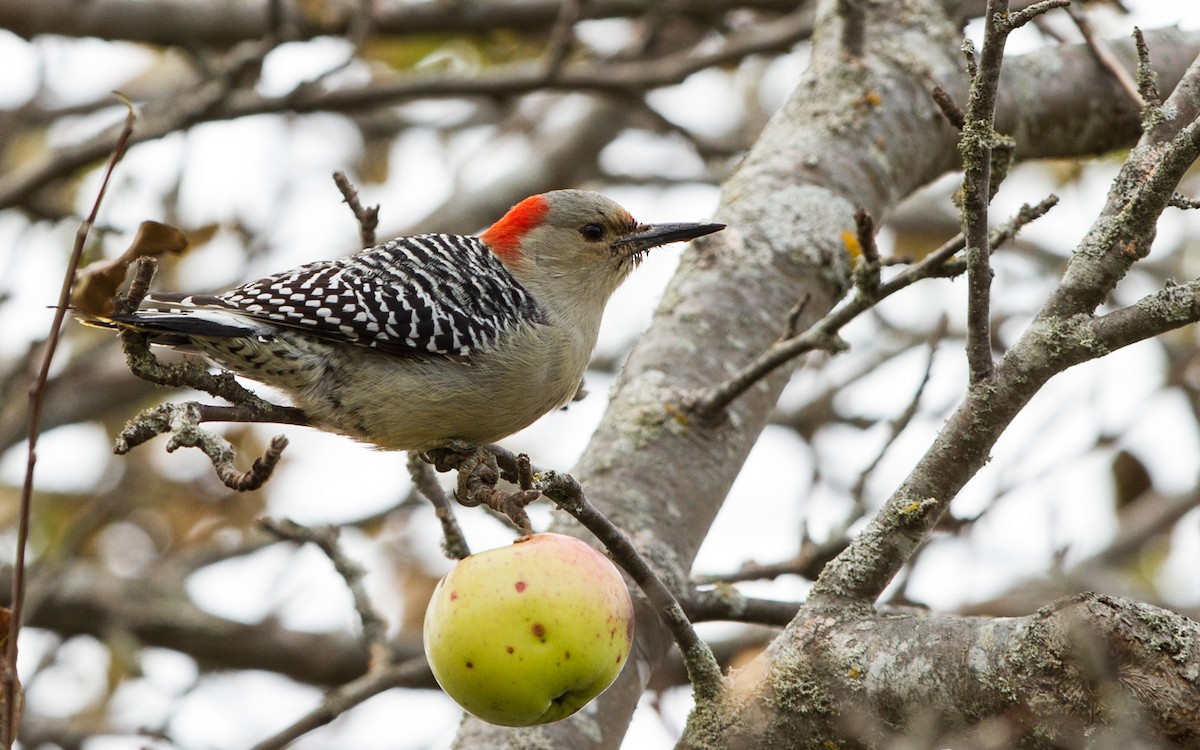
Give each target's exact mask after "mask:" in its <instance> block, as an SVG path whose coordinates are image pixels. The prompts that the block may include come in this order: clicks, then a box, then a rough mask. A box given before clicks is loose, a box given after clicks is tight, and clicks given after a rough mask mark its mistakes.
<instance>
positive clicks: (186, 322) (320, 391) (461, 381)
mask: <svg viewBox="0 0 1200 750" xmlns="http://www.w3.org/2000/svg"><path fill="white" fill-rule="evenodd" d="M720 228H721V225H716V224H688V225H662V226H658V227H655V226H649V225H640V224H637V223H636V222H635V221H633V219H632V217H630V216H629V214H628V213H627V212H625V210H624V209H622V208H621V207H620V206H618V205H617V204H615V203H613V202H612V201H610V200H608V199H607V198H604V197H603V196H599V195H597V194H594V193H584V192H581V191H573V190H564V191H555V192H553V193H547V194H545V195H541V196H534V197H532V198H529V199H526V200H525V201H523V202H522V203H520V204H518V205H517V206H516V207H514V208H513V209H512V211H510V212H509V213H508V214H506V216H505V217H504V218H503V219H501V220H500V221H499V222H497V223H496V224H495V225H493V227H492V228H490V229H489V230H488V231H487V232H485V233H483V234H482V235H481V236H480V237H467V236H461V235H447V234H425V235H417V236H413V237H400V238H397V239H394V240H390V241H388V242H385V243H383V244H381V245H377V246H376V247H373V248H369V249H367V250H364V251H362V252H359V253H356V254H354V255H351V256H348V257H345V258H341V259H339V260H333V261H320V262H316V263H310V264H307V265H304V266H300V267H298V268H295V269H293V270H291V271H286V272H283V273H280V274H276V275H274V276H269V277H267V278H264V279H259V280H257V281H253V282H250V283H248V284H245V285H243V286H240V287H238V288H236V289H233V290H231V291H229V292H225V293H224V294H220V295H207V294H191V295H183V294H152V295H149V296H148V297H147V300H146V303H145V304H144V306H143V307H142V308H141V309H139V310H137V311H135V312H133V313H130V314H128V315H115V316H112V317H111V318H105V319H92V320H90V321H89V322H92V323H97V324H100V325H104V326H108V327H118V328H130V329H134V330H137V331H140V332H143V333H145V334H146V335H147V336H148V337H149V339H150V342H151V343H156V344H165V345H169V346H174V347H176V348H181V349H185V350H192V351H198V352H200V353H202V354H204V355H206V356H207V357H208V358H210V359H211V360H213V361H214V362H216V363H217V364H219V365H220V366H222V367H225V368H227V369H229V370H231V371H233V372H235V373H238V374H241V375H244V376H246V377H249V378H251V379H254V380H257V381H259V382H262V383H265V384H267V385H270V386H273V387H276V388H279V389H280V390H282V391H284V392H285V393H287V394H288V395H289V396H290V397H291V398H292V399H293V400H294V401H295V403H296V405H297V406H299V407H300V408H301V409H303V410H304V411H305V412H306V414H307V415H308V417H309V418H310V419H311V420H312V422H313V423H314V424H315V425H317V426H319V427H322V428H324V429H327V430H330V431H333V432H338V433H341V434H345V435H349V436H351V437H354V438H356V439H359V440H362V441H364V442H368V443H372V444H374V445H376V446H378V447H380V448H385V449H405V450H426V449H429V448H433V447H437V446H438V445H441V444H443V443H444V442H446V441H447V440H450V439H457V440H464V441H467V442H473V443H487V442H494V441H497V440H500V439H501V438H504V437H506V436H508V435H510V434H512V433H513V432H516V431H518V430H520V429H522V428H524V427H526V426H528V425H529V424H531V423H532V422H534V421H535V420H536V419H537V418H538V417H540V416H542V415H543V414H545V413H547V412H549V411H551V410H553V409H556V408H558V407H560V406H562V405H564V404H565V403H566V402H567V401H569V400H570V399H571V397H572V396H574V394H575V393H576V391H577V390H578V388H579V385H580V382H581V380H582V377H583V372H584V369H585V368H586V366H587V363H588V360H589V359H590V357H591V353H592V349H593V347H594V346H595V342H596V334H597V331H598V327H599V321H600V317H601V314H602V312H603V308H604V305H605V303H606V302H607V300H608V297H609V296H610V295H611V293H612V291H613V290H614V289H615V288H616V287H617V286H618V285H619V284H620V282H621V280H622V279H624V277H625V276H626V275H627V274H628V273H629V270H630V269H631V268H632V266H633V265H634V264H635V263H636V260H637V259H638V258H639V257H640V255H641V253H643V252H645V251H646V250H648V249H649V248H651V247H654V246H656V245H660V244H664V243H665V242H671V241H676V240H681V239H690V238H692V237H697V236H701V235H703V234H708V233H710V232H713V231H717V230H718V229H720Z"/></svg>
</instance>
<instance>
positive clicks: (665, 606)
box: [534, 472, 725, 703]
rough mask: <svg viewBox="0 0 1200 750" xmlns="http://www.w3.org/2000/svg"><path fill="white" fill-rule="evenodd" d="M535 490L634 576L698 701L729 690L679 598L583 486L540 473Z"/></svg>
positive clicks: (562, 476)
mask: <svg viewBox="0 0 1200 750" xmlns="http://www.w3.org/2000/svg"><path fill="white" fill-rule="evenodd" d="M534 487H536V488H537V489H539V490H541V492H542V494H543V495H545V496H546V497H548V498H550V499H551V500H552V501H553V502H554V504H555V505H557V506H558V507H559V508H560V509H562V510H564V511H566V512H567V513H569V514H571V516H573V517H574V518H575V520H577V521H579V523H580V524H582V525H583V527H584V528H586V529H587V530H588V531H590V532H592V534H594V535H595V536H596V538H597V539H599V540H600V543H601V544H603V545H604V546H605V548H607V549H608V551H609V552H610V553H611V554H612V557H613V560H615V561H616V562H617V564H618V565H620V566H621V567H622V568H623V569H624V570H625V572H626V573H628V574H629V577H630V578H631V579H633V582H634V583H635V584H637V586H638V588H640V589H641V590H642V593H644V594H645V595H646V598H647V599H649V600H650V603H651V604H652V605H653V606H654V608H655V610H656V611H657V612H658V618H659V620H660V621H661V622H662V623H663V625H665V626H666V628H667V630H668V632H670V633H671V637H672V638H673V639H674V640H675V644H676V645H677V646H678V647H679V653H680V654H681V655H682V657H683V662H684V664H685V666H686V667H687V672H688V679H689V680H690V681H691V683H692V690H693V694H694V695H695V698H696V701H697V702H698V703H699V702H704V701H711V700H716V699H718V698H719V697H720V696H721V694H722V693H723V691H724V686H725V679H724V677H723V676H722V674H721V665H720V664H718V663H717V660H716V657H715V656H713V653H712V649H710V648H709V646H708V644H707V643H705V642H704V640H703V639H701V638H700V636H699V635H697V634H696V630H695V628H693V627H692V623H691V621H689V620H688V618H687V614H686V613H685V612H684V610H683V606H682V605H681V604H680V603H679V600H678V599H676V598H675V595H674V594H672V593H671V590H670V589H669V588H667V585H666V584H665V583H663V581H662V579H661V578H659V577H658V575H657V574H656V573H655V572H654V569H653V568H651V567H650V565H649V563H647V562H646V560H645V558H643V557H642V556H641V555H640V554H638V551H637V548H636V547H634V546H633V542H631V541H630V540H629V537H627V536H625V532H623V531H621V530H620V529H619V528H617V527H616V526H615V525H614V524H613V523H612V521H609V520H608V519H607V518H606V517H605V516H604V514H602V513H601V512H600V511H599V510H597V509H596V507H595V506H594V505H592V504H591V503H590V502H588V499H587V497H585V496H584V494H583V488H582V487H580V486H579V482H577V481H575V478H574V477H572V476H570V475H568V474H559V473H557V472H544V473H541V474H539V475H538V478H537V481H535V482H534Z"/></svg>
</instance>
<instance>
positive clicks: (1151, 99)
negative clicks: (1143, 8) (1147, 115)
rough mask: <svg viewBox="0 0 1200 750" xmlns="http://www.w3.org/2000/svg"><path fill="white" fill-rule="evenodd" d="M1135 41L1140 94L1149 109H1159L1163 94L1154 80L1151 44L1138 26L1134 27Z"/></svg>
mask: <svg viewBox="0 0 1200 750" xmlns="http://www.w3.org/2000/svg"><path fill="white" fill-rule="evenodd" d="M1133 43H1134V46H1135V47H1136V48H1137V58H1138V67H1137V87H1138V94H1139V95H1140V96H1141V98H1142V101H1144V102H1145V103H1146V109H1147V110H1157V109H1158V108H1159V107H1161V106H1162V94H1160V93H1159V92H1158V85H1157V84H1156V83H1155V82H1154V66H1153V65H1152V64H1151V63H1150V46H1149V45H1148V44H1146V35H1145V34H1143V33H1142V30H1141V29H1139V28H1137V27H1136V26H1135V27H1134V28H1133Z"/></svg>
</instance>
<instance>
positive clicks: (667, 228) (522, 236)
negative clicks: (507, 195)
mask: <svg viewBox="0 0 1200 750" xmlns="http://www.w3.org/2000/svg"><path fill="white" fill-rule="evenodd" d="M724 228H725V225H724V224H639V223H638V222H637V221H635V220H634V218H633V217H632V216H630V215H629V212H628V211H626V210H625V209H623V208H621V207H620V206H619V205H617V204H616V203H615V202H613V201H611V200H609V199H608V198H605V197H604V196H603V195H600V194H599V193H591V192H587V191H584V190H555V191H552V192H549V193H544V194H542V195H535V196H533V197H531V198H526V199H525V200H523V201H521V202H520V203H518V204H517V205H515V206H513V207H512V209H510V210H509V212H508V213H507V214H505V215H504V217H503V218H502V219H500V221H497V222H496V223H495V224H493V225H492V226H491V227H490V228H489V229H488V230H487V231H486V232H484V233H483V234H481V235H480V239H482V240H483V241H484V242H485V243H486V244H487V245H488V247H490V248H491V250H492V252H494V253H495V254H496V255H497V257H499V258H500V260H502V261H503V262H504V264H505V265H506V266H508V268H509V270H511V271H512V272H513V275H514V276H516V277H517V278H518V279H519V280H520V281H521V282H522V283H524V284H526V285H531V286H541V287H553V288H556V289H562V290H563V291H564V292H566V293H568V294H586V295H588V296H593V295H595V296H600V297H602V300H601V302H603V301H607V299H608V297H609V295H611V294H612V293H613V291H615V290H616V288H617V287H618V286H619V285H620V284H621V282H622V281H624V279H625V277H626V276H628V275H629V272H630V271H631V270H633V268H634V266H636V265H637V263H638V262H639V261H640V260H641V258H642V256H643V255H644V254H645V253H646V251H648V250H650V249H651V248H654V247H658V246H659V245H666V244H668V243H671V242H685V241H687V240H691V239H695V238H696V237H702V236H703V235H706V234H712V233H713V232H716V231H719V230H721V229H724ZM531 291H533V292H534V294H535V296H536V295H538V294H539V292H545V291H548V289H531Z"/></svg>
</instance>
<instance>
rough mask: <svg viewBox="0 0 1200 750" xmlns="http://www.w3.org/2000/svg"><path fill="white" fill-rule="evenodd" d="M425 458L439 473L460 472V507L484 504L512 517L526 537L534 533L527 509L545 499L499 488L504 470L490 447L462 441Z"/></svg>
mask: <svg viewBox="0 0 1200 750" xmlns="http://www.w3.org/2000/svg"><path fill="white" fill-rule="evenodd" d="M421 458H422V459H424V460H426V461H428V462H430V463H432V464H433V467H434V468H435V469H437V470H438V471H449V470H451V469H457V470H458V485H457V487H456V488H455V490H454V499H455V500H457V501H458V503H459V504H460V505H464V506H466V507H468V508H474V507H475V506H477V505H483V506H486V507H488V508H491V509H492V510H494V511H496V512H497V513H501V514H503V515H505V516H507V517H508V519H509V520H510V521H512V522H513V525H515V526H516V527H517V528H519V529H520V530H521V533H522V534H525V535H528V534H532V533H533V524H532V522H531V521H530V520H529V515H528V514H527V513H525V506H526V505H529V504H530V503H532V502H533V501H534V500H537V499H538V498H539V497H541V494H542V493H541V492H539V491H537V490H534V489H522V490H518V491H516V492H504V491H503V490H498V489H496V483H497V482H498V481H500V468H499V466H497V464H496V456H495V454H493V453H492V452H491V451H489V450H488V449H487V448H484V447H483V446H479V445H472V444H470V443H464V442H461V441H457V440H456V441H451V442H450V443H448V444H447V445H446V446H444V447H442V448H437V449H435V450H432V451H427V452H424V453H422V454H421Z"/></svg>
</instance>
